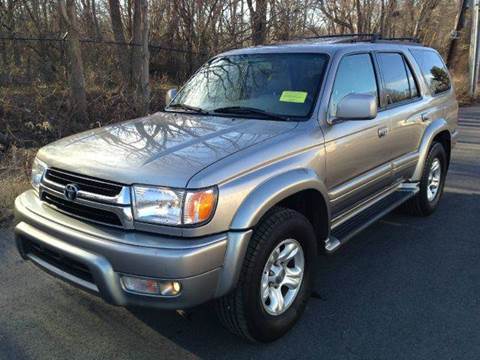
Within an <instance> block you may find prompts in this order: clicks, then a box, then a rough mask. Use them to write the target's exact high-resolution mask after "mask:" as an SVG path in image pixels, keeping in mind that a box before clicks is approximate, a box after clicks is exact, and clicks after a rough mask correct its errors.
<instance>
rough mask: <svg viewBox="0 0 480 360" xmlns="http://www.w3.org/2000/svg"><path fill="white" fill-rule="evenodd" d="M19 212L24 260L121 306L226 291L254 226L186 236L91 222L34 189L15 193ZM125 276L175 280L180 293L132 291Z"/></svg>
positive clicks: (185, 304)
mask: <svg viewBox="0 0 480 360" xmlns="http://www.w3.org/2000/svg"><path fill="white" fill-rule="evenodd" d="M15 213H16V222H17V225H16V227H15V238H16V242H17V247H18V249H19V252H20V254H21V255H22V257H23V258H24V259H27V260H31V261H32V262H33V263H35V264H36V265H37V266H39V267H40V268H42V269H44V270H45V271H47V272H49V273H51V274H52V275H55V276H56V277H59V278H61V279H63V280H65V281H68V282H70V283H72V284H74V285H76V286H78V287H80V288H82V289H84V290H87V291H89V292H91V293H94V294H96V295H99V296H101V297H102V298H103V299H104V300H106V301H107V302H109V303H111V304H114V305H121V306H129V305H140V306H153V307H158V308H165V309H183V308H189V307H192V306H195V305H198V304H201V303H204V302H206V301H209V300H211V299H214V298H217V297H220V296H223V295H225V294H226V293H228V292H229V291H230V290H231V289H233V288H234V287H235V285H236V282H237V280H238V276H239V271H240V269H241V265H242V261H243V257H244V255H245V251H246V247H247V244H248V241H249V239H250V236H251V230H249V231H244V232H226V233H222V234H218V235H212V236H208V237H203V238H195V239H187V238H173V237H166V236H161V235H157V234H149V233H141V232H131V231H123V230H118V229H114V228H110V227H107V226H100V225H93V224H91V223H88V222H84V221H81V220H76V219H73V218H71V217H69V216H66V215H64V214H62V213H59V212H57V211H55V210H54V209H52V208H50V207H49V206H47V205H45V204H43V203H42V202H41V201H40V200H39V198H38V196H37V195H36V193H35V192H34V191H33V190H30V191H27V192H25V193H23V194H22V195H20V196H19V197H18V198H17V199H16V201H15ZM39 249H41V250H40V251H39ZM123 274H125V275H134V276H141V277H147V278H155V279H160V280H175V281H178V282H180V284H181V286H182V291H181V292H180V293H179V294H178V295H177V296H175V297H163V296H152V295H139V294H134V293H131V292H128V291H126V290H125V289H124V288H123V287H122V284H121V281H120V278H121V276H122V275H123Z"/></svg>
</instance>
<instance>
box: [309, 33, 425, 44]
mask: <svg viewBox="0 0 480 360" xmlns="http://www.w3.org/2000/svg"><path fill="white" fill-rule="evenodd" d="M300 39H302V40H314V39H338V40H337V41H336V42H341V43H347V42H365V41H369V42H389V41H392V42H394V41H397V42H401V41H405V42H411V43H415V44H419V43H420V40H419V39H418V38H416V37H383V36H382V35H381V34H380V33H350V34H327V35H318V36H308V37H301V38H300Z"/></svg>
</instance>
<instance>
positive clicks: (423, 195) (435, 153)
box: [419, 143, 447, 215]
mask: <svg viewBox="0 0 480 360" xmlns="http://www.w3.org/2000/svg"><path fill="white" fill-rule="evenodd" d="M435 158H437V159H439V161H440V166H441V168H442V170H441V171H442V172H441V177H440V186H439V189H438V192H437V195H436V197H435V199H434V200H433V201H429V200H428V196H427V187H428V175H429V173H430V168H431V166H432V163H433V161H434V159H435ZM446 175H447V154H446V153H445V149H444V148H443V146H442V144H440V143H434V144H433V145H432V147H431V148H430V151H429V153H428V157H427V160H426V162H425V167H424V170H423V175H422V180H421V181H420V194H419V195H420V199H419V200H420V207H421V208H422V211H423V212H424V213H425V214H427V215H428V214H431V213H433V212H434V211H435V209H436V208H437V206H438V203H439V201H440V199H441V197H442V194H443V188H444V186H445V178H446Z"/></svg>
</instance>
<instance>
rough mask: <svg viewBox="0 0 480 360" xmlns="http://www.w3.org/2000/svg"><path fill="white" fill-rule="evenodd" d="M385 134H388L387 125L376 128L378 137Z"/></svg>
mask: <svg viewBox="0 0 480 360" xmlns="http://www.w3.org/2000/svg"><path fill="white" fill-rule="evenodd" d="M387 134H388V127H386V126H384V127H381V128H378V137H379V138H381V137H384V136H386V135H387Z"/></svg>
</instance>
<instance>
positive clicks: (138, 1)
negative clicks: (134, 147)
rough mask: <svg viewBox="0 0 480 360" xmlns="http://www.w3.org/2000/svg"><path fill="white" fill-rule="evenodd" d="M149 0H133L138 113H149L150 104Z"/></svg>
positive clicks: (134, 96)
mask: <svg viewBox="0 0 480 360" xmlns="http://www.w3.org/2000/svg"><path fill="white" fill-rule="evenodd" d="M148 31H149V26H148V4H147V0H134V2H133V36H132V43H133V53H132V82H133V85H134V95H133V99H134V106H135V111H136V113H137V114H138V115H145V114H146V113H148V110H149V105H150V84H149V60H150V54H149V50H148Z"/></svg>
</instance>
